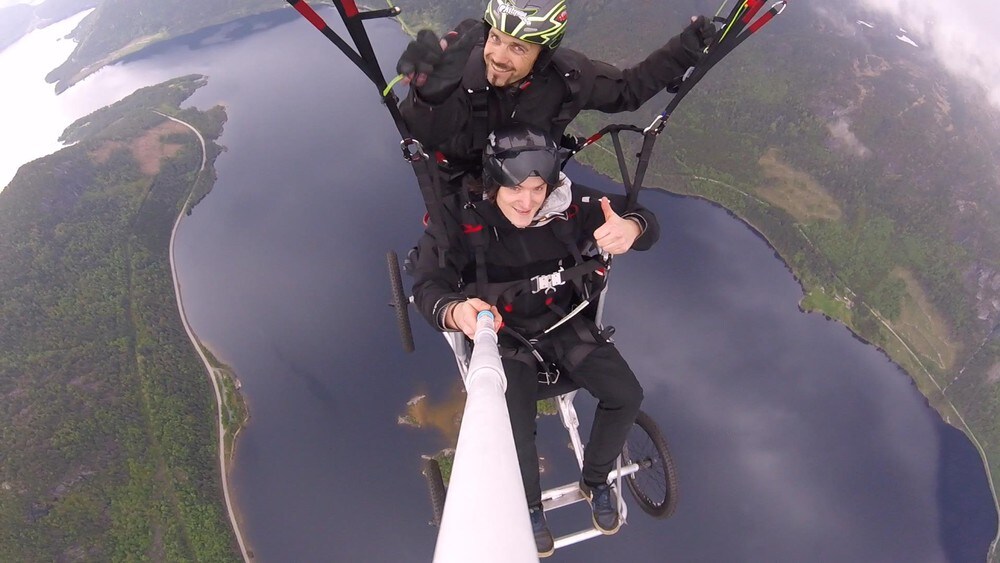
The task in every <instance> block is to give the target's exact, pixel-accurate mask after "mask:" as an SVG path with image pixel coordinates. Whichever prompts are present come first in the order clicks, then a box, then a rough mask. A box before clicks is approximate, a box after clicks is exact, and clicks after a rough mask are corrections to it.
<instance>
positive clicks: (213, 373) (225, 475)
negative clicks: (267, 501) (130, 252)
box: [155, 111, 252, 563]
mask: <svg viewBox="0 0 1000 563" xmlns="http://www.w3.org/2000/svg"><path fill="white" fill-rule="evenodd" d="M155 113H157V114H159V115H161V116H163V117H165V118H167V119H170V120H172V121H175V122H177V123H180V124H181V125H184V126H185V127H187V128H188V129H190V130H191V131H192V132H194V134H195V135H197V137H198V141H199V142H200V143H201V168H199V169H198V176H199V177H200V176H201V173H202V172H203V171H204V170H205V165H206V163H207V160H208V151H207V149H206V147H205V138H204V137H203V136H202V135H201V132H199V131H198V130H197V129H196V128H195V127H194V126H193V125H191V124H190V123H188V122H186V121H181V120H180V119H177V118H176V117H171V116H169V115H166V114H164V113H160V112H158V111H157V112H155ZM196 184H197V178H196V181H195V185H196ZM193 194H194V192H193V186H192V192H191V193H189V194H188V199H187V201H185V202H184V205H182V206H181V210H180V212H179V213H178V214H177V219H176V220H174V226H173V229H171V231H170V249H169V252H168V255H169V257H170V274H171V276H172V277H173V283H174V296H175V297H176V299H177V310H178V312H179V313H180V316H181V322H182V323H183V324H184V331H185V332H187V335H188V339H189V340H190V341H191V344H192V345H193V346H194V348H195V350H196V351H197V352H198V357H200V358H201V362H202V364H203V365H204V366H205V371H206V372H207V373H208V378H209V379H210V380H211V381H212V387H213V389H214V390H215V404H216V411H217V413H218V421H217V422H218V432H219V448H218V451H219V471H220V473H221V477H222V493H223V496H224V497H225V500H226V513H227V515H228V517H229V524H230V526H231V527H232V529H233V533H234V534H235V536H236V542H237V543H238V544H239V546H240V553H241V555H242V557H243V561H245V562H247V563H249V561H250V559H251V558H252V556H251V555H250V551H249V550H248V548H247V546H246V542H245V540H244V539H243V532H242V531H241V530H240V526H239V522H238V521H237V514H236V510H235V509H234V508H233V501H232V498H231V495H230V493H229V468H228V467H227V464H226V429H225V426H224V425H223V419H222V409H223V408H224V407H225V403H224V402H223V399H222V392H221V391H220V389H219V387H220V384H219V374H218V370H217V368H215V367H213V366H212V364H211V363H210V362H209V361H208V357H207V356H205V352H204V351H203V350H202V348H201V344H200V342H199V340H198V337H197V336H196V335H195V333H194V331H193V330H192V329H191V325H190V324H189V323H188V320H187V314H186V313H185V312H184V300H183V299H182V297H181V284H180V280H179V279H178V277H177V268H176V267H175V264H174V242H175V241H176V239H177V228H178V227H179V226H180V224H181V219H183V218H184V216H185V215H186V214H187V208H188V205H189V204H190V202H191V197H192V196H193ZM238 434H239V432H237V433H236V434H234V435H233V439H234V441H235V438H236V435H238ZM233 447H234V449H235V443H234V445H233Z"/></svg>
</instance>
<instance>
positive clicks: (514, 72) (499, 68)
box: [483, 29, 542, 88]
mask: <svg viewBox="0 0 1000 563" xmlns="http://www.w3.org/2000/svg"><path fill="white" fill-rule="evenodd" d="M541 52H542V47H541V46H540V45H535V44H534V43H528V42H527V41H521V40H520V39H515V38H514V37H511V36H510V35H507V34H504V33H501V32H499V31H497V30H496V29H490V33H489V36H488V37H487V38H486V47H485V48H484V49H483V59H484V60H485V61H486V80H487V81H489V83H490V84H491V85H492V86H493V87H495V88H505V87H507V86H510V85H511V84H516V83H517V82H520V81H521V80H522V79H523V78H524V77H525V76H528V73H530V72H531V67H533V66H534V65H535V61H536V60H537V59H538V54H539V53H541Z"/></svg>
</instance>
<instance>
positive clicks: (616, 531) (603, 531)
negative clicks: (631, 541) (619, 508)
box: [590, 516, 622, 536]
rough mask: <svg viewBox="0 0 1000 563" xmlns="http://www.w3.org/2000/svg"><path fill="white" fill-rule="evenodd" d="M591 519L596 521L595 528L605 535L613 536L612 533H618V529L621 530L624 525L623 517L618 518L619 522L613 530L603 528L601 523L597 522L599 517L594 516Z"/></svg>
mask: <svg viewBox="0 0 1000 563" xmlns="http://www.w3.org/2000/svg"><path fill="white" fill-rule="evenodd" d="M590 520H591V522H593V523H594V529H595V530H597V531H598V532H600V533H602V534H604V535H605V536H611V535H614V534H617V533H618V530H620V529H621V527H622V521H621V518H619V519H618V523H617V524H615V527H614V528H613V529H611V530H607V529H605V528H602V527H601V525H600V524H598V523H597V518H594V517H593V516H591V517H590Z"/></svg>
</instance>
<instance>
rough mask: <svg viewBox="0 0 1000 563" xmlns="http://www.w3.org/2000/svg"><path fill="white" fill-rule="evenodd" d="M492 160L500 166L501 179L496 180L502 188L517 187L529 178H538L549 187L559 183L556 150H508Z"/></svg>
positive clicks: (495, 155) (533, 148)
mask: <svg viewBox="0 0 1000 563" xmlns="http://www.w3.org/2000/svg"><path fill="white" fill-rule="evenodd" d="M491 158H492V159H494V160H495V161H496V163H497V164H499V165H500V166H499V172H500V177H499V178H495V180H497V181H498V182H499V183H500V185H502V186H517V185H519V184H520V183H521V182H523V181H525V180H527V179H528V177H529V176H538V177H540V178H541V179H542V180H545V183H546V184H548V185H549V186H554V185H555V184H556V183H557V182H558V181H559V156H558V154H556V151H555V150H549V149H539V148H537V147H532V148H529V149H526V150H525V149H520V150H519V149H508V150H505V151H500V152H498V153H497V154H494V155H493V156H492V157H491Z"/></svg>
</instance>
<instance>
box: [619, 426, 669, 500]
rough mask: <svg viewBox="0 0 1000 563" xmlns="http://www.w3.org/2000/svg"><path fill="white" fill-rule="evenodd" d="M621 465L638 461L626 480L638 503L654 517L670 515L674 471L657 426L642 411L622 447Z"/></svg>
mask: <svg viewBox="0 0 1000 563" xmlns="http://www.w3.org/2000/svg"><path fill="white" fill-rule="evenodd" d="M622 458H623V465H629V464H632V463H637V464H639V471H637V472H635V473H633V474H631V475H627V476H626V477H625V484H626V485H628V490H629V491H631V493H632V496H633V497H635V500H636V501H638V502H639V506H641V507H642V509H643V511H645V512H646V513H647V514H649V515H651V516H654V517H656V518H669V517H670V515H671V514H673V513H674V509H676V508H677V473H676V469H674V460H673V459H672V458H671V457H670V449H669V448H668V447H667V440H666V438H664V437H663V433H662V432H661V431H660V427H659V426H657V425H656V423H655V422H654V421H653V419H652V418H650V416H649V415H648V414H646V413H644V412H642V411H639V415H638V416H637V417H636V419H635V424H634V425H632V428H631V430H629V434H628V438H627V439H626V440H625V447H623V448H622Z"/></svg>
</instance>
